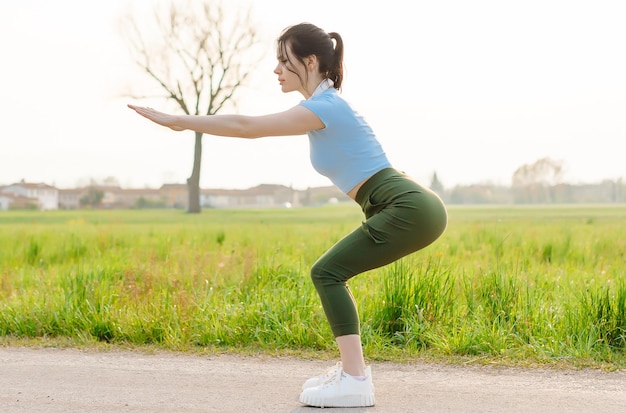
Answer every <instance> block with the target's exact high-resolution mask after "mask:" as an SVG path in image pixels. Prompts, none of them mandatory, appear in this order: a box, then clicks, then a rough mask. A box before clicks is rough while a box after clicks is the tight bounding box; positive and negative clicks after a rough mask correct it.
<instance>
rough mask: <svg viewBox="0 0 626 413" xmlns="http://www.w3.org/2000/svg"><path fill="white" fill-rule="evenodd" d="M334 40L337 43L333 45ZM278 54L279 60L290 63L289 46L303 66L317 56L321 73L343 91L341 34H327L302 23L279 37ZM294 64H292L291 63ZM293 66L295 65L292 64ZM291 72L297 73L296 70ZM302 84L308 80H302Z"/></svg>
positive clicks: (291, 27)
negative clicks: (312, 56)
mask: <svg viewBox="0 0 626 413" xmlns="http://www.w3.org/2000/svg"><path fill="white" fill-rule="evenodd" d="M333 40H334V41H335V42H334V44H333ZM277 43H278V44H277V46H278V47H277V53H278V56H279V59H281V60H282V59H285V60H287V61H289V54H288V53H287V45H289V46H290V48H291V51H292V53H293V54H294V55H295V57H296V58H297V59H299V60H300V62H302V63H303V64H304V63H305V61H304V59H305V58H307V57H308V56H311V55H315V56H316V57H317V61H318V62H319V70H320V73H321V74H323V75H324V76H325V77H326V78H328V79H330V80H332V81H333V82H334V88H335V89H341V82H342V81H343V40H342V39H341V36H339V33H335V32H331V33H326V32H325V31H324V30H322V29H320V28H319V27H317V26H315V25H313V24H310V23H300V24H297V25H295V26H290V27H287V28H286V29H285V30H283V32H282V33H281V34H280V36H279V37H278V41H277ZM290 63H292V62H290ZM292 64H293V63H292ZM288 70H289V71H291V72H294V73H296V72H295V71H294V70H292V69H289V68H288ZM300 81H301V82H302V84H305V83H306V79H302V78H300Z"/></svg>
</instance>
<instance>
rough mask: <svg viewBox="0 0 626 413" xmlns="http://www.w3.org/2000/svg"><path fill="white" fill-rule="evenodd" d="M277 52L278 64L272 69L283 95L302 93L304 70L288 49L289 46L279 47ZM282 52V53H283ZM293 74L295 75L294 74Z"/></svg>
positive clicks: (302, 65)
mask: <svg viewBox="0 0 626 413" xmlns="http://www.w3.org/2000/svg"><path fill="white" fill-rule="evenodd" d="M279 49H281V50H279V52H278V56H277V59H278V64H277V65H276V68H275V69H274V73H275V74H277V75H278V82H279V83H280V86H281V89H282V91H283V93H288V92H294V91H299V92H301V93H303V92H304V87H303V85H302V79H305V78H306V68H305V66H304V64H302V62H300V61H299V60H298V59H297V58H296V57H295V56H293V54H292V53H291V50H290V49H289V46H286V47H282V46H281V47H280V48H279ZM283 52H284V53H283ZM294 72H295V73H294Z"/></svg>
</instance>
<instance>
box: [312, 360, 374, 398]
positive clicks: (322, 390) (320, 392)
mask: <svg viewBox="0 0 626 413" xmlns="http://www.w3.org/2000/svg"><path fill="white" fill-rule="evenodd" d="M336 367H338V368H337V370H336V371H335V374H334V375H333V376H331V377H330V378H328V379H327V380H326V381H325V382H324V383H322V384H320V385H318V386H315V387H309V388H306V389H304V390H302V393H300V403H303V404H306V405H307V406H314V407H367V406H373V405H374V403H375V398H374V385H373V384H372V375H371V370H370V368H369V367H367V368H366V370H365V372H366V374H367V376H366V378H365V380H363V381H361V380H357V379H355V378H354V377H352V376H350V375H349V374H346V373H344V372H343V369H342V368H341V366H336Z"/></svg>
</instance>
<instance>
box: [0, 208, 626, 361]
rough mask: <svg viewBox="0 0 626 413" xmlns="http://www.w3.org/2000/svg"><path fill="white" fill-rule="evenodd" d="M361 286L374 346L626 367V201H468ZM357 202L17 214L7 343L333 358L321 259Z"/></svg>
mask: <svg viewBox="0 0 626 413" xmlns="http://www.w3.org/2000/svg"><path fill="white" fill-rule="evenodd" d="M449 213H450V220H449V226H448V229H447V230H446V233H445V234H444V235H443V236H442V238H441V239H440V240H438V241H437V242H436V243H435V244H434V245H432V246H430V247H428V248H427V249H425V250H423V251H420V252H418V253H415V254H413V255H411V256H409V257H406V258H404V259H402V260H400V261H398V262H397V263H394V264H392V265H389V266H387V267H384V268H381V269H377V270H373V271H369V272H367V273H365V274H361V275H360V276H358V277H356V278H355V279H353V280H352V281H351V283H350V286H351V289H352V291H353V293H354V295H355V297H356V299H357V301H358V304H359V310H360V314H361V320H362V324H363V332H362V335H363V342H364V347H365V353H366V356H367V357H368V358H370V359H376V360H394V361H406V360H414V359H428V360H437V361H445V362H466V363H471V362H476V363H486V362H488V363H500V364H513V365H564V366H569V367H578V366H591V367H598V368H624V367H626V270H625V268H626V265H625V264H624V263H625V262H626V257H625V256H624V255H625V252H626V237H624V235H623V234H626V219H625V218H626V206H594V205H589V206H575V207H574V206H553V207H537V206H533V207H530V206H529V207H504V206H501V207H494V206H489V207H451V208H450V210H449ZM361 220H362V216H361V212H360V210H359V209H358V207H357V206H356V205H338V206H327V207H318V208H303V209H287V210H205V211H204V212H203V213H202V214H200V215H190V214H185V213H183V212H181V211H174V210H161V211H158V210H150V211H55V212H32V211H24V212H18V211H9V212H3V213H0V337H1V338H0V343H2V342H4V343H22V344H23V343H26V344H29V343H38V344H41V343H47V344H50V345H59V344H60V343H64V345H72V346H94V345H98V346H101V345H104V346H125V347H128V346H130V347H137V346H138V347H146V346H150V347H156V348H160V349H165V350H173V351H210V352H215V351H220V352H224V351H226V352H259V351H260V352H267V353H281V354H300V355H308V356H310V355H316V356H326V355H328V356H331V355H334V353H335V344H334V340H333V339H332V335H331V333H330V329H329V328H328V326H327V325H326V320H325V318H324V315H323V311H322V309H321V306H320V304H319V300H318V298H317V295H316V293H315V290H314V288H313V286H312V284H311V282H310V280H309V268H310V266H311V264H312V263H313V262H314V261H315V260H316V259H317V257H318V256H319V255H321V254H322V253H323V252H324V251H325V250H326V249H327V248H328V247H329V246H330V245H332V243H334V242H335V241H337V240H338V239H340V238H341V237H342V236H343V235H345V234H346V233H347V232H349V231H351V230H352V229H353V228H354V227H356V226H358V225H359V224H360V222H361Z"/></svg>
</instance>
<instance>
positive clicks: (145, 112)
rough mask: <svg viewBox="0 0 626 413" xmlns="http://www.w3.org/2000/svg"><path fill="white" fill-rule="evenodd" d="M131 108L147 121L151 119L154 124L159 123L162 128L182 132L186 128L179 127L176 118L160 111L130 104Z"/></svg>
mask: <svg viewBox="0 0 626 413" xmlns="http://www.w3.org/2000/svg"><path fill="white" fill-rule="evenodd" d="M127 106H128V107H129V108H131V109H132V110H134V111H135V112H137V113H138V114H140V115H141V116H143V117H144V118H146V119H150V120H151V121H152V122H154V123H157V124H159V125H162V126H167V127H168V128H170V129H172V130H175V131H182V130H185V128H182V127H180V126H177V125H176V124H175V122H176V117H175V116H173V115H168V114H167V113H163V112H159V111H158V110H154V109H152V108H147V107H143V106H135V105H131V104H128V105H127Z"/></svg>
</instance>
